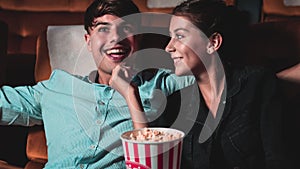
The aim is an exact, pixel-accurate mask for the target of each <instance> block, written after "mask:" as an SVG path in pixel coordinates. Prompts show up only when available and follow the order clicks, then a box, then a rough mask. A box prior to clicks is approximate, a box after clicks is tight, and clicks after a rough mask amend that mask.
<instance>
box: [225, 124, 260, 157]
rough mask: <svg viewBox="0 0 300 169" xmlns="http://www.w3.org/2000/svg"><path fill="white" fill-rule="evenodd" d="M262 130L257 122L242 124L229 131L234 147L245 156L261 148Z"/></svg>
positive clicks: (253, 153)
mask: <svg viewBox="0 0 300 169" xmlns="http://www.w3.org/2000/svg"><path fill="white" fill-rule="evenodd" d="M259 133H260V131H259V129H258V128H257V127H256V125H255V124H241V125H239V126H238V127H237V128H235V130H233V131H231V132H229V133H227V135H228V138H229V140H230V144H231V145H232V147H233V148H234V149H235V150H236V151H237V152H238V153H239V154H241V155H242V156H243V157H249V156H252V155H255V154H256V153H257V152H258V150H259V149H260V148H261V145H262V143H261V139H260V134H259Z"/></svg>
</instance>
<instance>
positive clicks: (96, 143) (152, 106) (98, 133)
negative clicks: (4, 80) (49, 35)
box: [0, 70, 194, 169]
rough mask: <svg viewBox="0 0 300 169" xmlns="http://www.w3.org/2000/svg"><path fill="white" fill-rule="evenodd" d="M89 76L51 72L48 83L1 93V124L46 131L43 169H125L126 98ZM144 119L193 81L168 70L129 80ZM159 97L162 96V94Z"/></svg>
mask: <svg viewBox="0 0 300 169" xmlns="http://www.w3.org/2000/svg"><path fill="white" fill-rule="evenodd" d="M95 78H96V71H95V72H92V73H91V74H90V75H89V76H86V77H81V76H74V75H71V74H69V73H67V72H64V71H62V70H55V71H53V73H52V74H51V77H50V79H49V80H46V81H42V82H39V83H38V84H36V85H35V86H22V87H16V88H12V87H9V86H3V87H2V88H1V91H0V108H1V109H0V110H1V111H0V124H1V125H23V126H32V125H36V124H43V125H44V128H45V133H46V138H47V146H48V162H47V164H46V166H45V168H46V169H58V168H64V169H65V168H70V169H74V168H89V169H99V168H101V169H102V168H109V169H121V168H125V164H124V160H123V149H122V144H121V140H120V135H121V134H122V133H123V132H125V131H128V130H132V129H133V126H132V121H131V117H130V113H129V110H128V106H127V104H126V101H125V99H124V98H123V97H122V96H121V95H120V94H119V93H118V92H117V91H115V90H114V89H112V88H111V87H109V86H107V85H103V84H98V83H95V82H94V79H95ZM134 81H135V82H137V83H138V85H139V90H140V95H141V100H142V103H143V106H144V110H145V112H146V114H147V116H148V117H151V116H155V115H157V114H158V113H159V112H157V110H158V108H159V107H160V106H161V105H160V104H162V101H161V100H162V99H163V98H164V97H165V96H164V95H166V96H167V95H170V94H171V93H173V92H174V91H176V90H179V89H181V88H183V87H186V86H188V85H190V84H192V83H194V78H193V77H192V76H184V77H177V76H175V75H174V74H170V71H168V70H159V71H157V72H152V73H151V72H147V73H146V72H144V73H141V74H139V75H138V76H136V78H135V79H134ZM162 94H164V95H162Z"/></svg>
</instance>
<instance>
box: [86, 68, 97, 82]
mask: <svg viewBox="0 0 300 169" xmlns="http://www.w3.org/2000/svg"><path fill="white" fill-rule="evenodd" d="M98 77H99V74H98V71H97V70H94V71H92V72H91V73H90V74H89V76H88V81H89V82H91V83H98V81H97V79H98Z"/></svg>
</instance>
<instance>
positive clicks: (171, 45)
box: [165, 39, 176, 53]
mask: <svg viewBox="0 0 300 169" xmlns="http://www.w3.org/2000/svg"><path fill="white" fill-rule="evenodd" d="M175 50H176V49H175V47H174V43H173V40H172V39H171V40H170V41H169V43H168V45H167V46H166V48H165V51H167V52H169V53H170V52H175Z"/></svg>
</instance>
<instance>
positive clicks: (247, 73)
mask: <svg viewBox="0 0 300 169" xmlns="http://www.w3.org/2000/svg"><path fill="white" fill-rule="evenodd" d="M229 72H230V74H231V76H235V77H239V78H246V79H248V78H251V77H255V78H258V77H265V76H274V77H275V76H276V72H275V71H274V70H272V69H271V68H269V67H265V66H259V65H246V66H232V67H231V69H230V71H229Z"/></svg>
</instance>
